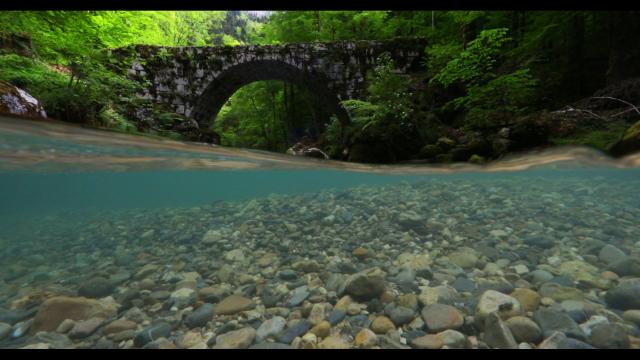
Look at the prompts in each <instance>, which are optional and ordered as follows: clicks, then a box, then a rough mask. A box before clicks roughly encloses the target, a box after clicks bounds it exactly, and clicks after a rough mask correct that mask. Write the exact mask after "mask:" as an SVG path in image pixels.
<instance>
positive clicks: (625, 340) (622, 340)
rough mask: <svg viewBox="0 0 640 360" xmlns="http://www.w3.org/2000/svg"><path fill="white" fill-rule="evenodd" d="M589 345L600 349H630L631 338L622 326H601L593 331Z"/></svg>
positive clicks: (597, 326)
mask: <svg viewBox="0 0 640 360" xmlns="http://www.w3.org/2000/svg"><path fill="white" fill-rule="evenodd" d="M589 343H590V344H591V345H593V346H595V347H596V348H598V349H629V348H630V343H629V337H628V336H627V333H626V331H625V330H624V328H623V327H622V326H621V325H618V324H599V325H596V326H595V327H594V328H593V329H592V330H591V335H590V336H589Z"/></svg>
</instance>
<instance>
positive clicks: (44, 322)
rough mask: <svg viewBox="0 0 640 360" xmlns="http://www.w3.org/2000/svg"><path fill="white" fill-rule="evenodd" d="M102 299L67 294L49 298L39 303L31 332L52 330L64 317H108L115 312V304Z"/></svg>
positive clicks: (72, 318)
mask: <svg viewBox="0 0 640 360" xmlns="http://www.w3.org/2000/svg"><path fill="white" fill-rule="evenodd" d="M107 299H108V298H107ZM104 300H105V299H103V300H101V301H98V300H93V299H87V298H84V297H67V296H57V297H53V298H50V299H48V300H47V301H45V302H44V303H42V305H40V309H39V310H38V313H37V314H36V317H35V319H34V320H33V325H32V326H31V332H32V333H34V334H35V333H37V332H38V331H53V330H55V329H56V328H57V327H58V325H60V323H61V322H62V321H64V320H65V319H71V320H76V321H80V320H88V319H90V318H94V317H100V318H103V319H107V318H110V317H111V316H114V315H115V314H116V313H117V304H116V303H115V302H111V303H110V302H108V301H104ZM111 300H112V299H111Z"/></svg>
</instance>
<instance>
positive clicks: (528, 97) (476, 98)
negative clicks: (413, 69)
mask: <svg viewBox="0 0 640 360" xmlns="http://www.w3.org/2000/svg"><path fill="white" fill-rule="evenodd" d="M507 32H508V29H506V28H498V29H491V30H484V31H482V32H480V35H478V37H477V38H476V39H475V40H473V41H471V42H470V43H469V46H468V48H467V49H466V50H464V51H462V52H461V53H460V54H459V55H458V56H457V57H456V58H454V59H453V60H451V61H449V62H448V63H447V65H446V66H444V68H442V70H440V72H439V73H438V74H437V75H436V76H434V77H433V78H432V79H431V83H439V84H441V85H443V86H445V87H449V86H451V85H453V84H462V85H465V86H466V95H465V96H461V97H458V98H456V99H454V100H452V101H450V102H449V103H447V104H446V105H445V108H446V109H451V108H454V109H458V108H463V109H465V110H467V116H466V118H465V125H466V126H467V127H469V128H473V129H483V128H487V127H497V126H502V125H505V124H506V123H507V122H509V121H510V120H512V119H513V118H514V117H515V116H518V115H522V114H524V113H525V112H526V111H527V110H528V106H529V105H530V104H531V103H532V100H533V99H535V96H536V87H537V85H538V80H536V79H534V78H533V77H532V76H531V74H530V72H529V69H519V70H516V71H514V72H511V73H508V74H496V73H494V70H495V69H496V68H497V66H498V64H499V60H500V54H501V52H502V50H503V47H504V44H506V43H507V42H509V41H510V40H511V39H510V38H509V37H507Z"/></svg>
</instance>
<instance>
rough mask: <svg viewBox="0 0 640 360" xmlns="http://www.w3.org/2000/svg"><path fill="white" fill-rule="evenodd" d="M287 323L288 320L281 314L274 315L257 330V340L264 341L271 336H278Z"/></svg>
mask: <svg viewBox="0 0 640 360" xmlns="http://www.w3.org/2000/svg"><path fill="white" fill-rule="evenodd" d="M286 324H287V320H286V319H285V318H283V317H281V316H274V317H272V318H271V319H269V320H266V321H264V322H263V323H262V324H260V326H259V327H258V330H257V331H256V341H258V342H262V341H263V340H265V339H267V338H269V337H274V336H276V335H277V334H279V333H280V332H281V331H282V330H283V329H284V327H285V325H286Z"/></svg>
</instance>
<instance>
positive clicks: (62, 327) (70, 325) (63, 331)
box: [56, 319, 76, 334]
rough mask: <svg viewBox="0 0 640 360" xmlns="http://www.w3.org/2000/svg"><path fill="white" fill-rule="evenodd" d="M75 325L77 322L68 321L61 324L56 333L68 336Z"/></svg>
mask: <svg viewBox="0 0 640 360" xmlns="http://www.w3.org/2000/svg"><path fill="white" fill-rule="evenodd" d="M75 325H76V322H75V321H73V320H71V319H66V320H64V321H63V322H61V323H60V325H58V328H57V329H56V332H57V333H60V334H66V333H68V332H69V331H71V329H73V327H74V326H75Z"/></svg>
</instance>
